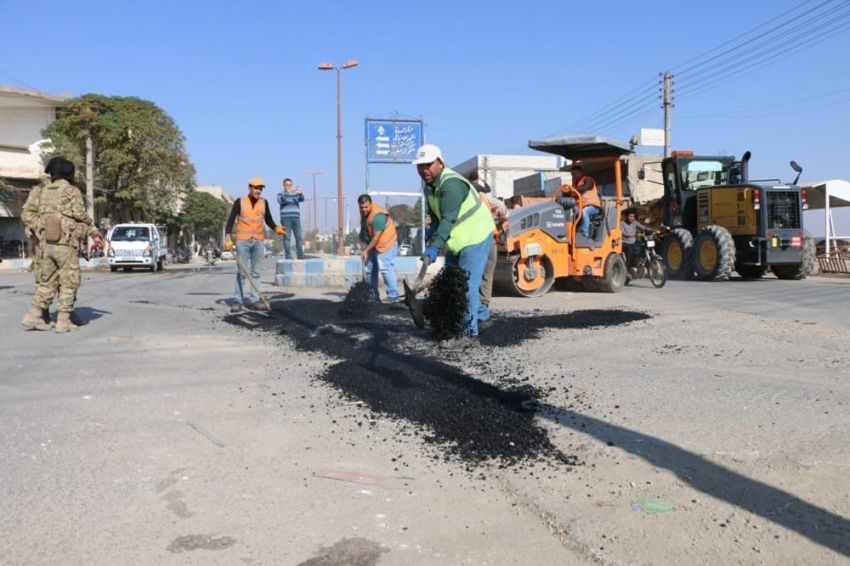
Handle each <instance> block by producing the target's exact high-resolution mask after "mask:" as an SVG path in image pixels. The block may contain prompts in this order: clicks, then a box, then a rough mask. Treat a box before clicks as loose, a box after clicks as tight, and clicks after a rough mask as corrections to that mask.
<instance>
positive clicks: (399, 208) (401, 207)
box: [389, 204, 413, 226]
mask: <svg viewBox="0 0 850 566" xmlns="http://www.w3.org/2000/svg"><path fill="white" fill-rule="evenodd" d="M389 213H390V217H391V218H392V219H393V222H395V224H396V226H410V219H411V217H412V216H413V209H412V208H410V205H409V204H397V205H395V206H391V207H390V209H389Z"/></svg>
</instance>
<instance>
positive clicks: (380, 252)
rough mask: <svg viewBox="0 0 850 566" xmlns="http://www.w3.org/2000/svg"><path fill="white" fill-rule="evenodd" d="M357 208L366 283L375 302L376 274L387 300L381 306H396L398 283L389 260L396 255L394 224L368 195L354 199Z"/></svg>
mask: <svg viewBox="0 0 850 566" xmlns="http://www.w3.org/2000/svg"><path fill="white" fill-rule="evenodd" d="M357 205H358V206H359V207H360V241H362V242H363V244H364V245H365V246H366V247H365V248H363V251H362V252H361V253H360V257H361V259H362V260H363V261H364V262H366V266H365V271H366V281H368V282H369V285H371V287H372V294H373V296H374V297H375V299H380V294H379V292H378V273H379V272H380V274H381V276H382V277H383V279H384V287H385V288H386V290H387V298H386V299H385V300H384V301H383V302H385V303H396V302H398V301H399V300H400V299H401V297H399V294H398V282H397V280H396V274H395V267H394V266H393V260H394V259H395V256H396V254H398V233H397V232H396V229H395V222H393V219H392V218H390V213H389V212H387V210H386V209H385V208H383V207H382V206H380V205H377V204H375V203H373V202H372V197H370V196H369V195H360V196H359V197H357Z"/></svg>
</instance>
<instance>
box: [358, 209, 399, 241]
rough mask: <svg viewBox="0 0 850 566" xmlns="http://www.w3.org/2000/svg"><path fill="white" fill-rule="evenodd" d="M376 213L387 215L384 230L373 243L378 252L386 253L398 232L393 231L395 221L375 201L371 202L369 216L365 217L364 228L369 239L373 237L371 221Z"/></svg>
mask: <svg viewBox="0 0 850 566" xmlns="http://www.w3.org/2000/svg"><path fill="white" fill-rule="evenodd" d="M376 214H386V215H387V226H386V228H384V231H383V232H381V239H380V240H378V243H377V244H376V245H375V249H376V250H378V253H386V252H387V251H388V250H389V249H390V248H391V247H393V244H395V243H396V242H397V241H398V234H397V233H396V231H395V222H393V219H392V218H390V213H389V212H387V210H386V209H385V208H383V207H381V206H378V205H377V204H375V203H372V211H371V212H370V213H369V216H368V217H367V218H366V230H367V231H368V232H369V241H370V242H371V241H372V238H373V237H374V232H373V231H372V221H373V220H374V219H375V215H376Z"/></svg>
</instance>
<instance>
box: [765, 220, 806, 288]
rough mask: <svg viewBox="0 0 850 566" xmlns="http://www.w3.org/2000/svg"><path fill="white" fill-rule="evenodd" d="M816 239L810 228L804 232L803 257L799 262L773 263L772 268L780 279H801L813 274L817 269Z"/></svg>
mask: <svg viewBox="0 0 850 566" xmlns="http://www.w3.org/2000/svg"><path fill="white" fill-rule="evenodd" d="M816 260H817V257H816V256H815V241H814V239H813V238H812V235H811V234H810V233H809V231H808V230H806V231H804V232H803V258H802V261H801V262H800V263H798V264H792V265H771V266H770V270H771V271H773V274H774V275H776V277H778V278H779V279H792V280H795V281H799V280H800V279H805V278H806V277H807V276H809V275H811V273H812V271H814V269H815V261H816Z"/></svg>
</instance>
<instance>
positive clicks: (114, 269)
mask: <svg viewBox="0 0 850 566" xmlns="http://www.w3.org/2000/svg"><path fill="white" fill-rule="evenodd" d="M109 271H111V272H112V273H115V272H116V271H118V268H117V267H116V266H114V265H110V266H109Z"/></svg>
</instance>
